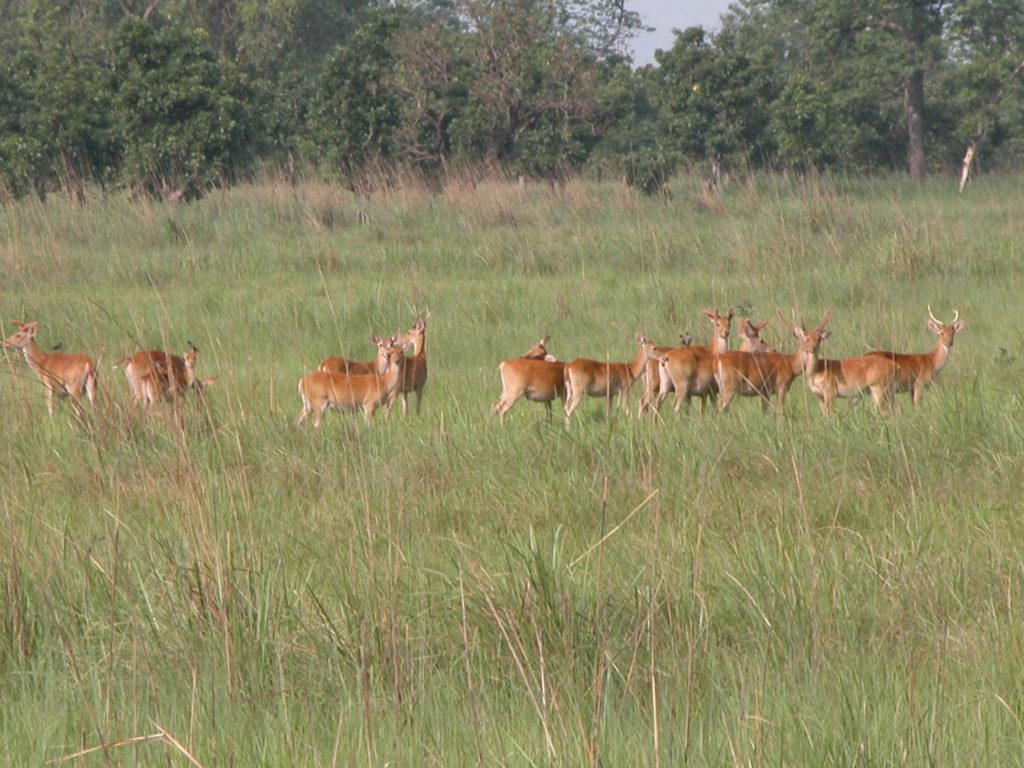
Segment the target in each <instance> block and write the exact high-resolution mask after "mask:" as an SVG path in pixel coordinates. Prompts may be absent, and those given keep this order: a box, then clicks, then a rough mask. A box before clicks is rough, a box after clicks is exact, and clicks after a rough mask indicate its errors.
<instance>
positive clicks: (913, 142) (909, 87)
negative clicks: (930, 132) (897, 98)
mask: <svg viewBox="0 0 1024 768" xmlns="http://www.w3.org/2000/svg"><path fill="white" fill-rule="evenodd" d="M903 108H904V110H905V111H906V113H907V138H908V140H909V141H908V144H909V157H908V164H909V169H910V178H911V179H913V180H914V181H916V182H917V183H919V184H920V183H921V182H923V181H924V177H925V173H926V171H927V161H926V159H925V153H924V70H923V69H917V70H914V72H913V73H912V74H911V75H910V77H909V78H908V79H907V82H906V84H905V86H904V91H903Z"/></svg>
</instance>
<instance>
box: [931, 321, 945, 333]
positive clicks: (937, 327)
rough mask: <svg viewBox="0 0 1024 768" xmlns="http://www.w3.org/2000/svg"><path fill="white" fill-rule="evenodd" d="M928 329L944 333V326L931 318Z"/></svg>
mask: <svg viewBox="0 0 1024 768" xmlns="http://www.w3.org/2000/svg"><path fill="white" fill-rule="evenodd" d="M928 330H929V331H931V332H932V333H942V326H941V325H939V324H938V323H936V322H935V321H934V320H932V319H931V318H929V319H928Z"/></svg>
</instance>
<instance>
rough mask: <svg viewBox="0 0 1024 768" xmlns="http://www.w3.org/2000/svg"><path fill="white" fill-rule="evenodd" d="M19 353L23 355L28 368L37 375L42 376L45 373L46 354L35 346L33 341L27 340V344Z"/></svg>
mask: <svg viewBox="0 0 1024 768" xmlns="http://www.w3.org/2000/svg"><path fill="white" fill-rule="evenodd" d="M21 353H22V354H23V355H25V362H26V363H28V367H29V368H31V369H32V370H33V371H35V372H36V373H37V374H40V375H42V373H44V372H45V371H46V354H44V352H43V350H42V349H41V348H40V347H39V345H38V344H36V340H35V339H29V340H28V343H26V344H25V346H23V347H22V348H21Z"/></svg>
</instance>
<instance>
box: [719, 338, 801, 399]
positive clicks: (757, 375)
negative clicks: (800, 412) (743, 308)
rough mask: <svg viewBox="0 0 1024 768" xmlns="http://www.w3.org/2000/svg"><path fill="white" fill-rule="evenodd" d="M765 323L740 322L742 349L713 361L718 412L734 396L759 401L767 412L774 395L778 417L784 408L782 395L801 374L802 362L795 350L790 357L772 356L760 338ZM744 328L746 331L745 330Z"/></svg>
mask: <svg viewBox="0 0 1024 768" xmlns="http://www.w3.org/2000/svg"><path fill="white" fill-rule="evenodd" d="M765 325H767V321H764V322H763V323H760V324H758V323H750V321H746V320H743V321H740V336H741V337H743V338H744V346H746V347H747V349H744V348H743V346H741V347H740V349H739V350H737V351H731V352H723V353H722V354H720V355H718V356H717V357H716V358H715V383H716V384H717V386H718V412H719V413H724V412H725V410H726V409H727V408H728V407H729V404H730V403H731V402H732V400H733V398H734V397H735V396H736V395H742V396H744V397H760V398H761V410H762V411H765V412H767V410H768V405H769V402H770V400H771V396H772V394H774V395H775V396H776V398H777V401H778V413H779V415H780V416H781V415H783V413H784V412H785V408H786V394H787V393H788V392H789V388H790V386H792V384H793V382H794V381H795V380H796V377H797V376H799V375H800V374H801V373H803V358H802V357H801V355H800V351H799V350H797V351H796V352H795V353H794V354H792V355H784V354H781V353H779V352H776V351H775V350H774V349H772V348H771V347H769V346H768V345H767V344H765V343H764V341H762V340H761V338H760V332H761V331H762V330H764V327H765ZM745 326H746V327H745Z"/></svg>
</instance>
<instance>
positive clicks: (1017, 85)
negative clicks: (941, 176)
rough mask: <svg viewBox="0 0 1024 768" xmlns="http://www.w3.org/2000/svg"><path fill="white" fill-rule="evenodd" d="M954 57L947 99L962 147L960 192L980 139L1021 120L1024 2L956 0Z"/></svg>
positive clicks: (952, 31)
mask: <svg viewBox="0 0 1024 768" xmlns="http://www.w3.org/2000/svg"><path fill="white" fill-rule="evenodd" d="M950 36H951V42H952V47H953V56H954V58H955V59H956V61H957V63H958V64H959V65H960V66H959V67H958V68H957V70H956V72H955V74H954V76H953V78H951V80H952V91H953V94H952V96H951V98H950V99H949V101H950V102H951V103H953V104H955V105H956V107H957V112H958V116H959V119H958V121H957V136H958V138H959V139H960V141H961V150H962V152H963V156H962V160H961V163H960V183H959V188H960V190H961V191H963V189H964V187H965V186H966V184H967V180H968V178H969V176H970V172H971V166H972V164H973V162H974V160H975V157H976V156H977V152H978V149H979V147H980V146H981V144H982V141H983V140H984V139H985V138H986V137H987V136H991V135H993V134H996V135H998V134H999V132H1000V129H1001V128H1002V127H1004V126H1007V125H1010V126H1013V127H1014V128H1015V129H1017V130H1016V132H1018V133H1019V131H1020V129H1021V128H1022V127H1024V126H1022V125H1021V118H1020V115H1021V113H1022V104H1024V88H1022V80H1024V4H1022V3H1021V2H1019V0H961V2H959V3H958V4H957V6H956V8H955V9H954V12H953V14H952V16H951V22H950Z"/></svg>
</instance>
